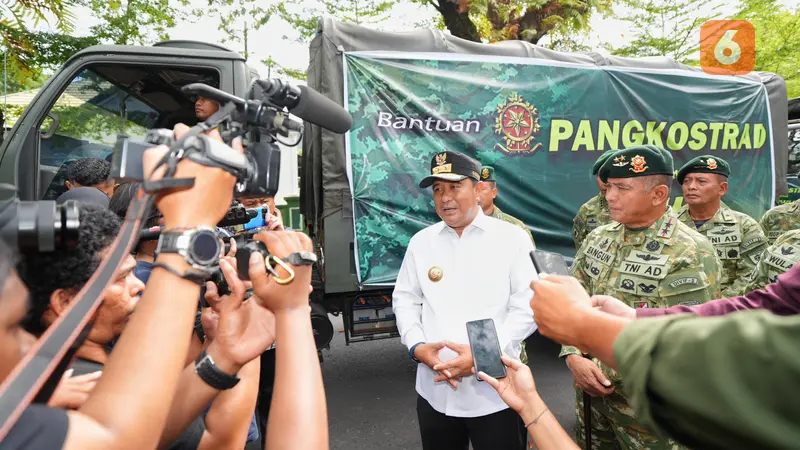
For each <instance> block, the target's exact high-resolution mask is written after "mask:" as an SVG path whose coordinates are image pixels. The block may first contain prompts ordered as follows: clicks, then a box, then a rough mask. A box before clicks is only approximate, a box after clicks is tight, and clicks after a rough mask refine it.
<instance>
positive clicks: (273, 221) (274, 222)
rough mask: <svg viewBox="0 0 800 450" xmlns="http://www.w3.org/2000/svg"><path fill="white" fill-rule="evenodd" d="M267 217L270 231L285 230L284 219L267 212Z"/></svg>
mask: <svg viewBox="0 0 800 450" xmlns="http://www.w3.org/2000/svg"><path fill="white" fill-rule="evenodd" d="M265 219H266V226H267V230H269V231H280V230H283V221H281V219H280V218H279V217H277V216H273V215H272V214H270V213H267V214H266V216H265Z"/></svg>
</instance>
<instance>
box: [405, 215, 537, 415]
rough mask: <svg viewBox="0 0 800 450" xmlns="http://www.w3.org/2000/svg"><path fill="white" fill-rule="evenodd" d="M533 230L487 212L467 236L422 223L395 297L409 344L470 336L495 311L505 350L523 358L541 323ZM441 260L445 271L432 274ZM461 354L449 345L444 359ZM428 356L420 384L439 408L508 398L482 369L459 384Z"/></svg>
mask: <svg viewBox="0 0 800 450" xmlns="http://www.w3.org/2000/svg"><path fill="white" fill-rule="evenodd" d="M531 250H533V244H532V243H531V240H530V238H528V236H527V234H526V233H525V232H524V231H523V230H522V229H520V228H519V227H516V226H514V225H512V224H510V223H507V222H503V221H501V220H497V219H494V218H491V217H487V216H485V215H484V214H483V212H478V215H477V216H476V217H475V219H474V220H473V222H472V224H470V225H469V226H467V227H466V228H465V229H464V231H463V232H462V234H461V237H459V236H458V234H457V233H456V232H455V231H454V230H453V229H452V228H450V227H449V226H447V225H446V224H445V223H444V222H439V223H437V224H435V225H431V226H429V227H427V228H425V229H424V230H422V231H420V232H419V233H417V234H416V235H414V237H412V238H411V241H410V242H409V244H408V249H407V250H406V255H405V258H404V259H403V264H402V266H401V267H400V273H399V274H398V277H397V282H396V284H395V289H394V293H393V294H392V305H393V309H394V313H395V317H396V319H397V328H398V329H399V331H400V336H401V340H402V342H403V344H404V345H405V346H406V347H408V348H409V349H410V348H411V347H412V346H414V345H415V344H417V343H420V342H427V343H432V342H440V341H451V342H455V343H459V344H469V339H468V338H467V328H466V323H467V322H469V321H472V320H480V319H489V318H491V319H493V320H494V323H495V327H496V328H497V336H498V339H499V340H500V346H501V348H502V350H503V351H504V352H505V353H506V354H507V355H508V356H510V357H512V358H519V355H520V351H521V349H520V343H521V342H522V341H523V340H525V338H527V337H528V336H530V335H531V334H532V333H533V332H534V331H536V323H535V322H534V321H533V311H532V310H531V308H530V301H531V298H533V290H531V288H530V282H531V280H533V279H535V278H536V271H535V269H534V268H533V263H532V262H531V260H530V256H529V253H530V251H531ZM433 267H438V268H440V269H441V270H442V278H441V280H439V281H438V282H434V281H432V280H431V279H430V277H429V271H430V269H431V268H433ZM456 356H457V354H456V353H455V352H453V351H451V350H449V349H447V348H445V349H443V350H442V351H441V352H440V353H439V359H440V360H441V361H442V362H446V361H449V360H451V359H454V358H455V357H456ZM437 375H438V374H437V373H436V372H434V371H433V370H431V369H430V368H429V367H428V366H426V365H424V364H419V366H418V367H417V383H416V388H417V392H418V393H419V395H420V396H422V397H423V398H424V399H425V400H427V401H428V403H430V405H431V406H432V407H433V408H434V409H435V410H437V411H439V412H441V413H443V414H446V415H448V416H453V417H480V416H485V415H488V414H493V413H496V412H498V411H502V410H504V409H506V408H508V406H507V405H506V404H505V403H504V402H503V400H501V399H500V396H499V395H498V394H497V392H496V391H495V390H494V389H493V388H492V387H491V386H489V385H488V384H486V383H485V382H481V381H478V380H477V379H476V377H475V376H474V375H471V376H466V377H464V378H463V380H462V382H461V383H459V385H458V389H456V390H454V389H453V388H452V387H450V386H449V385H448V384H447V383H445V382H439V383H434V381H433V379H434V378H435V377H436V376H437Z"/></svg>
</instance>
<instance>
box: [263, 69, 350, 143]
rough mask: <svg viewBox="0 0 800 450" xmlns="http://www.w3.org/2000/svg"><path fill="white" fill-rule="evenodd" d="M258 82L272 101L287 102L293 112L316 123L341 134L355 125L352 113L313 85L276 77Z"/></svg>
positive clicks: (286, 105)
mask: <svg viewBox="0 0 800 450" xmlns="http://www.w3.org/2000/svg"><path fill="white" fill-rule="evenodd" d="M256 83H258V85H259V86H261V88H262V89H263V90H264V95H266V96H267V97H269V99H270V101H271V102H272V103H275V104H276V105H278V106H285V107H286V108H287V109H289V112H290V113H292V114H294V115H296V116H297V117H299V118H301V119H303V120H305V121H308V122H311V123H313V124H314V125H319V126H321V127H322V128H325V129H327V130H331V131H333V132H334V133H339V134H342V133H346V132H348V131H350V127H351V126H352V125H353V118H352V117H351V116H350V113H348V112H347V111H346V110H345V109H344V108H342V107H341V106H339V105H338V104H336V102H334V101H333V100H331V99H329V98H328V97H325V96H324V95H322V94H320V93H319V92H317V91H315V90H314V89H311V88H310V87H307V86H298V87H295V86H292V85H290V84H288V83H286V82H285V81H283V80H280V79H277V78H273V79H271V80H257V81H256Z"/></svg>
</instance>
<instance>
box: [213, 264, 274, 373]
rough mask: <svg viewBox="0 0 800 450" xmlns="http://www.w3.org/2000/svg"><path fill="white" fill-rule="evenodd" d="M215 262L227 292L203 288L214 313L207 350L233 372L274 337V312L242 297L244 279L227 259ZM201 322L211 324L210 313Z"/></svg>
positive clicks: (257, 353)
mask: <svg viewBox="0 0 800 450" xmlns="http://www.w3.org/2000/svg"><path fill="white" fill-rule="evenodd" d="M219 266H220V269H221V270H222V273H223V275H225V280H226V281H227V282H228V286H230V289H231V294H230V295H226V296H222V297H219V296H215V295H213V294H214V293H216V288H213V291H212V294H211V295H209V294H208V291H207V295H206V301H208V304H209V306H210V307H211V309H212V310H213V311H214V312H215V313H216V314H217V315H218V318H217V320H216V330H214V329H210V330H206V332H207V335H208V336H209V338H210V339H212V342H211V344H210V345H209V347H208V352H209V354H210V355H211V356H212V357H213V358H214V360H215V361H218V362H219V361H222V363H220V364H221V366H223V365H225V364H226V363H227V364H228V365H229V367H230V369H232V370H231V371H232V372H235V371H236V370H238V369H239V367H241V366H243V365H244V364H247V363H248V362H250V361H252V360H253V359H255V358H256V357H258V356H259V355H261V354H262V353H264V351H266V349H267V348H269V346H270V345H272V343H273V342H274V341H275V316H274V315H273V314H272V312H271V311H269V310H267V309H265V308H261V307H260V306H259V305H257V304H256V302H254V301H244V294H245V286H244V283H243V282H242V280H240V279H239V277H238V276H237V275H236V270H235V269H234V268H233V266H232V265H231V264H230V263H229V262H228V261H227V260H225V259H223V260H222V261H220V263H219ZM212 284H213V283H212ZM208 288H211V286H210V285H209V286H208ZM208 319H211V320H208ZM203 322H204V327H205V326H206V325H210V327H211V328H213V323H214V320H213V315H212V316H211V317H210V318H207V319H206V320H204V321H203ZM209 331H210V333H209Z"/></svg>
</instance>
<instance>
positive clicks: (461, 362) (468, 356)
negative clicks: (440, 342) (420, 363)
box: [433, 341, 475, 381]
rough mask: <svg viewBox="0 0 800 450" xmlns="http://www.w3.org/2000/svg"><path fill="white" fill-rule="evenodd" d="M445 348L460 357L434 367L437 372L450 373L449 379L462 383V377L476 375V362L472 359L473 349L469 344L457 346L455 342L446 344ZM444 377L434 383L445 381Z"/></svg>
mask: <svg viewBox="0 0 800 450" xmlns="http://www.w3.org/2000/svg"><path fill="white" fill-rule="evenodd" d="M444 346H445V347H447V348H449V349H450V350H452V351H454V352H456V353H458V356H456V357H455V358H453V359H451V360H450V361H447V362H443V363H439V364H437V365H436V366H434V367H433V370H435V371H437V372H444V371H448V372H449V373H450V375H449V376H448V377H447V378H455V379H456V380H458V381H461V378H462V377H465V376H467V375H472V374H473V373H475V361H474V360H473V359H472V349H471V348H470V347H469V345H467V344H456V343H455V342H449V341H448V342H445V343H444ZM442 377H443V375H440V376H438V377H436V379H435V380H434V381H444V380H443V379H441V378H442Z"/></svg>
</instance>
